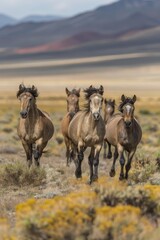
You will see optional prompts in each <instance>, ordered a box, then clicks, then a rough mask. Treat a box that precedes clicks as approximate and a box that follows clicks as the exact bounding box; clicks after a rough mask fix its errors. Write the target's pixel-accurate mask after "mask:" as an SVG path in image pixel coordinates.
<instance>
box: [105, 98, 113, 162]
mask: <svg viewBox="0 0 160 240" xmlns="http://www.w3.org/2000/svg"><path fill="white" fill-rule="evenodd" d="M104 103H105V105H104V123H105V125H106V124H107V121H108V120H109V119H110V118H111V117H112V115H113V114H114V111H115V100H111V99H109V100H107V99H105V100H104ZM103 158H109V159H110V158H112V152H111V145H110V144H109V143H108V154H107V143H106V141H104V153H103Z"/></svg>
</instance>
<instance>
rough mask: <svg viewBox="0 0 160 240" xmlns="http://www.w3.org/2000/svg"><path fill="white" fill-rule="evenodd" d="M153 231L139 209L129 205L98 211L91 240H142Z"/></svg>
mask: <svg viewBox="0 0 160 240" xmlns="http://www.w3.org/2000/svg"><path fill="white" fill-rule="evenodd" d="M152 229H153V227H152V226H151V224H150V222H149V221H148V220H147V219H146V218H145V217H142V216H141V211H140V209H139V208H136V207H132V206H129V205H126V206H123V205H118V206H116V207H108V206H104V207H100V208H97V209H96V217H95V220H94V228H93V233H92V237H91V239H94V240H96V239H99V240H106V239H108V240H109V239H120V240H123V239H124V240H126V239H130V240H134V239H135V240H137V239H139V240H140V239H142V238H143V237H144V236H145V234H146V232H150V231H151V230H152Z"/></svg>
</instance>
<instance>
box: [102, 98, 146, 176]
mask: <svg viewBox="0 0 160 240" xmlns="http://www.w3.org/2000/svg"><path fill="white" fill-rule="evenodd" d="M121 100H122V102H121V104H120V106H119V111H120V112H121V114H115V115H113V116H112V117H111V119H110V120H109V121H108V122H107V125H106V133H105V140H106V141H108V142H109V143H110V144H111V145H113V146H114V147H115V153H114V160H113V165H112V167H111V171H110V176H111V177H113V176H114V175H115V163H116V159H117V158H118V155H119V156H120V165H121V172H120V177H119V179H120V180H122V179H124V178H126V179H127V178H128V172H129V170H130V168H131V162H132V158H133V156H134V154H135V152H136V149H137V145H138V144H139V142H140V140H141V137H142V130H141V127H140V125H139V123H138V122H137V120H136V119H135V117H134V110H135V107H134V103H135V101H136V96H135V95H134V96H133V98H128V97H125V96H124V95H122V97H121ZM124 152H126V154H127V155H128V159H127V163H126V165H125V157H124ZM124 165H125V168H126V172H125V175H124Z"/></svg>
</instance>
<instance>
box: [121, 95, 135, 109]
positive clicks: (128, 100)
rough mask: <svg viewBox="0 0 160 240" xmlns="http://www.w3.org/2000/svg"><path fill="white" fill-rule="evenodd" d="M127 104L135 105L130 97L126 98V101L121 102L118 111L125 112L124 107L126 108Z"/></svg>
mask: <svg viewBox="0 0 160 240" xmlns="http://www.w3.org/2000/svg"><path fill="white" fill-rule="evenodd" d="M127 103H130V104H131V105H134V101H133V99H132V98H130V97H126V98H125V100H124V101H122V102H120V104H119V107H118V110H119V111H120V112H123V107H124V105H126V104H127Z"/></svg>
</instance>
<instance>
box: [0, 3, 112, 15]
mask: <svg viewBox="0 0 160 240" xmlns="http://www.w3.org/2000/svg"><path fill="white" fill-rule="evenodd" d="M113 1H116V0H79V1H78V0H77V1H76V0H9V1H6V0H1V13H5V14H8V15H11V16H14V17H17V18H20V17H22V16H23V17H24V16H26V15H31V14H43V15H48V14H52V15H61V16H71V15H74V14H77V13H80V12H83V11H87V10H92V9H94V8H96V7H98V6H100V5H104V4H108V3H110V2H113Z"/></svg>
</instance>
